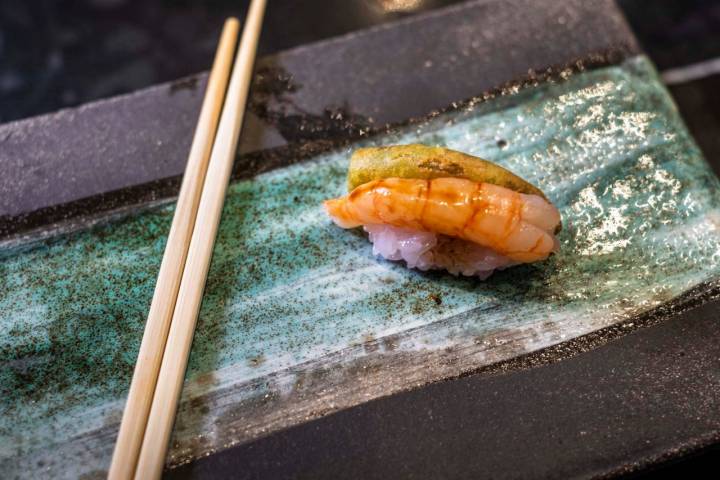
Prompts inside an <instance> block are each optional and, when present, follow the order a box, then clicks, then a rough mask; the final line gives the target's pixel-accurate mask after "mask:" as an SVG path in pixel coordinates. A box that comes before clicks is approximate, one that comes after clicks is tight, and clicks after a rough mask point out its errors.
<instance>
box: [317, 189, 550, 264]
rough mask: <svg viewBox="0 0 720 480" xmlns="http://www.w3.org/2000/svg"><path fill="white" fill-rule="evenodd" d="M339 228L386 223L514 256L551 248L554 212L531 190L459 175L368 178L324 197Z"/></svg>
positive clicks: (524, 258) (542, 253) (524, 257)
mask: <svg viewBox="0 0 720 480" xmlns="http://www.w3.org/2000/svg"><path fill="white" fill-rule="evenodd" d="M324 205H325V208H326V210H327V212H328V214H329V215H330V216H331V217H332V219H333V220H334V221H335V223H336V224H337V225H338V226H340V227H342V228H354V227H359V226H360V225H373V224H388V225H392V226H395V227H401V228H408V229H414V230H422V231H429V232H436V233H440V234H443V235H448V236H451V237H456V238H462V239H464V240H468V241H471V242H474V243H477V244H479V245H483V246H486V247H489V248H492V249H493V250H495V251H497V252H498V253H501V254H503V255H505V256H507V257H508V258H510V259H512V260H514V261H517V262H534V261H538V260H543V259H545V258H547V257H548V255H549V254H550V253H552V252H553V251H555V250H557V247H558V243H557V240H556V239H555V236H554V232H555V230H556V229H557V228H558V227H559V225H560V213H559V212H558V210H557V209H556V208H555V207H554V206H553V205H552V204H550V203H549V202H547V201H546V200H544V199H543V198H541V197H539V196H537V195H527V194H522V193H518V192H515V191H513V190H510V189H508V188H504V187H500V186H497V185H493V184H489V183H477V182H473V181H471V180H466V179H463V178H435V179H431V180H425V179H409V178H386V179H382V180H374V181H371V182H368V183H365V184H362V185H360V186H358V187H357V188H355V189H354V190H353V191H352V192H350V193H349V194H348V195H346V196H344V197H341V198H336V199H332V200H327V201H326V202H324Z"/></svg>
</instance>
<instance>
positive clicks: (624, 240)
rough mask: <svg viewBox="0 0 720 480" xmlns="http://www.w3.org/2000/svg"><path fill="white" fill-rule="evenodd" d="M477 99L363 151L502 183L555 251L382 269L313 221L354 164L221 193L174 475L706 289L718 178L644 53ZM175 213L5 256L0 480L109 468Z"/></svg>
mask: <svg viewBox="0 0 720 480" xmlns="http://www.w3.org/2000/svg"><path fill="white" fill-rule="evenodd" d="M469 105H470V106H468V107H466V108H463V109H461V110H457V111H454V112H450V113H447V114H443V115H439V116H436V117H434V118H432V119H431V120H429V121H427V122H425V123H423V124H420V125H412V126H411V127H407V128H404V129H401V130H400V131H398V132H396V133H393V134H388V135H384V136H381V137H376V138H373V139H371V140H369V141H366V142H364V144H365V145H374V144H378V145H379V144H396V143H410V142H422V143H428V144H437V145H444V146H447V147H449V148H452V149H456V150H460V151H465V152H468V153H471V154H474V155H478V156H481V157H484V158H487V159H490V160H493V161H496V162H498V163H500V164H501V165H503V166H506V167H508V168H509V169H511V170H512V171H514V172H516V173H518V174H519V175H521V176H522V177H524V178H526V179H528V180H529V181H531V182H533V183H535V184H537V185H538V186H540V187H541V188H542V189H543V191H544V192H546V194H547V195H548V197H549V198H550V199H552V200H553V201H554V203H555V204H556V205H557V206H558V207H559V208H560V210H561V213H562V215H563V224H564V228H563V230H562V232H561V233H560V234H559V239H560V242H561V244H562V245H561V250H560V253H559V254H557V255H555V256H553V257H552V258H551V259H550V260H548V261H546V262H543V263H539V264H534V265H529V266H521V267H516V268H512V269H509V270H506V271H503V272H499V273H496V274H495V275H493V276H492V277H491V278H490V279H489V280H487V281H485V282H480V281H477V280H476V279H468V278H456V277H453V276H451V275H448V274H443V273H422V272H417V271H412V270H408V269H406V268H404V267H403V266H402V265H400V264H397V263H393V262H388V261H384V260H381V259H378V258H374V257H373V255H372V253H371V245H370V244H369V242H368V241H367V240H366V238H364V237H363V235H362V234H361V233H360V232H359V231H344V230H341V229H339V228H337V227H335V226H334V225H332V223H331V222H330V221H329V219H328V218H327V217H326V215H325V213H324V212H323V210H322V208H321V206H320V204H321V201H322V200H324V199H326V198H331V197H335V196H338V195H341V194H343V193H344V188H345V174H346V170H347V162H348V156H349V153H350V149H347V150H343V151H338V152H333V153H330V154H324V155H321V156H318V157H316V158H313V159H311V160H309V161H306V162H303V163H300V164H296V165H293V166H290V167H286V168H280V169H277V170H274V171H271V172H269V173H265V174H262V175H260V176H258V177H256V178H254V179H252V180H248V181H240V182H236V183H234V184H232V185H231V186H230V188H229V191H228V197H227V202H226V205H225V211H224V214H223V220H222V224H221V227H220V232H219V236H218V241H217V246H216V249H215V253H214V257H213V261H212V266H211V269H210V275H209V279H208V283H207V288H206V292H205V297H204V301H203V306H202V311H201V314H200V319H199V322H198V328H197V333H196V336H195V341H194V344H193V350H192V355H191V359H190V364H189V367H188V371H187V381H186V386H185V389H184V391H183V397H182V401H181V407H180V410H179V413H178V418H177V422H176V425H175V431H174V436H173V441H172V448H171V454H170V457H169V460H168V461H169V464H171V465H173V464H178V463H182V462H184V461H189V460H192V459H193V458H197V457H198V456H201V455H203V454H206V453H208V452H212V451H215V450H218V449H222V448H224V447H226V446H228V445H232V444H234V443H237V442H243V441H247V440H249V439H252V438H256V437H257V436H258V435H262V434H263V433H267V432H269V431H272V430H275V429H278V428H281V427H285V426H288V425H292V424H296V423H298V422H302V421H305V420H307V419H310V418H315V417H317V416H319V415H323V414H325V413H327V412H330V411H333V410H335V409H338V408H344V407H348V406H352V405H355V404H358V403H361V402H364V401H367V400H369V399H372V398H376V397H378V396H382V395H387V394H389V393H392V392H395V391H399V390H403V389H407V388H411V387H413V386H416V385H421V384H423V383H427V382H429V381H434V380H438V379H442V378H446V377H449V376H454V375H458V374H460V373H462V372H465V371H469V370H473V369H476V368H479V367H482V366H485V365H490V364H493V363H496V362H498V361H502V360H506V359H510V358H513V357H516V356H518V355H521V354H523V353H527V352H531V351H534V350H537V349H540V348H543V347H546V346H549V345H553V344H556V343H559V342H562V341H564V340H568V339H571V338H574V337H577V336H579V335H583V334H585V333H589V332H592V331H595V330H598V329H600V328H603V327H606V326H609V325H613V324H616V323H618V322H621V321H625V320H627V319H629V318H633V317H634V316H635V315H638V314H641V313H643V312H646V311H648V310H651V309H653V308H655V307H657V306H659V305H662V304H665V303H667V302H669V301H672V299H674V298H676V297H677V296H679V295H681V294H683V293H684V292H686V291H688V290H690V289H695V290H697V288H698V285H712V284H714V282H715V280H716V279H717V278H718V273H719V272H720V190H719V189H718V181H717V179H716V177H715V176H714V174H713V173H712V172H711V171H710V169H709V168H708V166H707V164H706V163H705V161H704V160H703V158H702V156H701V154H700V152H699V151H698V149H697V147H696V145H695V144H694V142H693V141H692V139H691V138H690V137H689V135H688V133H687V131H686V129H685V127H684V125H683V124H682V121H681V120H680V118H679V116H678V113H677V111H676V109H675V106H674V105H673V103H672V101H671V99H670V98H669V96H668V94H667V92H666V91H665V89H664V88H663V87H662V85H661V84H660V82H659V81H658V79H657V76H656V73H655V71H654V69H653V67H652V66H651V65H650V63H649V61H648V60H647V59H646V58H644V57H636V58H633V59H630V60H627V61H625V62H624V63H623V64H621V65H618V66H612V67H606V68H602V69H597V70H592V71H587V72H583V73H580V74H575V75H572V76H570V77H569V78H567V79H566V80H564V81H562V82H559V83H554V84H543V85H538V86H534V87H527V88H524V89H520V90H519V91H513V90H508V91H506V92H505V94H504V95H500V96H497V97H495V98H492V99H489V100H486V101H482V102H476V103H473V102H471V103H470V104H469ZM356 146H357V145H354V146H353V147H352V148H355V147H356ZM172 211H173V206H172V205H164V206H160V207H155V208H153V209H151V210H146V211H143V212H138V213H136V214H134V215H133V216H131V217H128V218H125V219H122V220H116V221H113V222H110V223H107V224H105V225H100V226H96V227H93V228H92V229H89V230H85V231H81V232H76V233H73V234H70V235H66V236H63V237H59V238H54V239H51V240H48V241H43V242H35V243H29V244H26V245H20V246H18V245H13V246H6V247H5V248H4V250H3V251H2V253H1V256H0V281H1V282H2V288H0V325H1V326H2V328H0V471H2V472H4V475H3V477H4V478H12V477H28V478H30V477H35V476H37V475H38V474H41V473H45V474H48V475H52V476H54V477H68V478H71V477H72V478H75V477H77V476H79V475H89V476H92V475H101V474H102V472H104V471H105V470H106V468H107V466H108V464H109V459H110V455H111V453H112V447H113V442H114V439H115V434H116V429H117V426H118V423H119V419H120V415H121V412H122V407H123V402H124V396H125V395H126V391H127V388H128V385H129V381H130V375H131V373H132V368H133V364H134V361H135V356H136V354H137V350H138V347H139V342H140V338H141V335H142V328H143V323H144V320H145V315H146V311H147V308H148V305H149V302H150V298H151V295H152V289H153V286H154V281H155V277H156V274H157V270H158V267H159V262H160V258H161V255H162V251H163V247H164V242H165V235H166V233H167V230H168V226H169V223H170V220H171V217H172Z"/></svg>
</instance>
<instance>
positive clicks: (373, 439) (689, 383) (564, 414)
mask: <svg viewBox="0 0 720 480" xmlns="http://www.w3.org/2000/svg"><path fill="white" fill-rule="evenodd" d="M719 308H720V302H718V301H714V302H710V303H705V304H704V305H702V306H699V307H696V308H694V309H692V310H689V311H686V312H685V313H682V314H679V315H676V316H675V317H674V318H672V319H671V320H668V321H665V322H662V323H659V324H656V325H654V326H650V327H647V328H644V329H640V330H637V331H635V332H633V333H631V334H629V335H627V336H624V337H622V338H618V339H616V340H614V341H611V342H610V343H607V344H605V345H603V346H600V347H598V348H596V349H594V350H591V351H589V352H585V353H581V354H579V355H577V356H574V357H571V358H567V359H564V360H562V361H559V362H556V363H552V364H549V365H545V366H543V367H540V368H531V369H528V370H524V371H516V372H511V373H506V374H499V375H492V374H477V375H471V376H468V377H464V378H460V379H456V380H451V381H446V382H441V383H437V384H433V385H430V386H427V387H424V388H421V389H418V390H415V391H410V392H405V393H401V394H398V395H393V396H390V397H386V398H382V399H379V400H375V401H371V402H368V403H366V404H364V405H361V406H358V407H355V408H352V409H349V410H345V411H341V412H338V413H335V414H332V415H329V416H328V417H325V418H322V419H319V420H316V421H313V422H309V423H306V424H304V425H301V426H298V427H294V428H291V429H288V430H286V431H282V432H279V433H276V434H273V435H271V436H269V437H266V438H263V439H260V440H257V441H255V442H252V443H250V444H246V445H241V446H237V447H234V448H231V449H229V450H226V451H223V452H220V453H217V454H215V455H212V456H211V457H208V458H205V459H201V460H198V461H196V462H194V463H192V464H189V465H185V466H183V467H180V468H178V469H176V470H171V471H169V472H166V476H165V477H166V478H169V479H183V478H276V479H280V478H296V479H298V478H314V479H322V478H328V479H329V478H344V479H355V478H357V479H361V478H362V479H368V478H498V479H499V478H578V477H580V478H588V477H597V476H608V475H617V474H623V473H626V474H627V473H631V472H633V471H635V470H636V469H639V468H643V467H646V466H647V465H650V464H654V463H657V462H662V461H663V460H666V459H670V458H672V457H675V456H678V455H681V454H683V453H685V452H686V451H687V450H690V449H693V448H697V447H699V446H703V445H706V444H708V443H711V442H713V441H717V440H718V438H720V417H718V415H717V412H718V411H720V396H718V395H717V392H718V391H719V390H720V343H718V342H717V338H718V335H720V323H718V316H719V314H718V311H719Z"/></svg>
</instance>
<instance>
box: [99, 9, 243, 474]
mask: <svg viewBox="0 0 720 480" xmlns="http://www.w3.org/2000/svg"><path fill="white" fill-rule="evenodd" d="M239 28H240V23H239V22H238V20H237V19H235V18H230V19H228V20H227V21H226V22H225V26H224V27H223V31H222V35H221V36H220V42H219V44H218V48H217V52H216V54H215V60H214V62H213V67H212V70H211V71H210V77H209V78H208V85H207V91H206V93H205V98H204V100H203V104H202V107H201V109H200V116H199V118H198V123H197V127H196V128H195V135H194V137H193V141H192V146H191V147H190V154H189V155H188V162H187V167H186V168H185V175H184V177H183V181H182V185H181V186H180V193H179V195H178V201H177V206H176V208H175V215H174V216H173V220H172V225H171V226H170V234H169V235H168V239H167V243H166V245H165V253H164V254H163V259H162V263H161V265H160V272H159V274H158V278H157V283H156V284H155V293H154V294H153V299H152V303H151V304H150V311H149V313H148V318H147V323H146V324H145V333H144V334H143V339H142V343H141V345H140V352H139V353H138V359H137V363H136V364H135V371H134V373H133V378H132V382H131V384H130V392H129V393H128V398H127V402H126V403H125V411H124V413H123V417H122V422H121V424H120V431H119V433H118V438H117V442H116V444H115V452H114V453H113V458H112V463H111V465H110V471H109V472H108V478H109V479H111V480H121V479H129V478H132V476H133V474H134V472H135V465H136V463H137V459H138V456H139V454H140V446H141V445H142V438H143V435H144V433H145V427H146V424H147V418H148V415H149V413H150V405H151V403H152V398H153V393H154V390H155V383H156V381H157V377H158V373H159V371H160V362H161V360H162V356H163V352H164V350H165V342H166V340H167V336H168V331H169V329H170V321H171V319H172V314H173V311H174V309H175V300H176V298H177V294H178V290H179V288H180V279H181V278H182V272H183V269H184V267H185V259H186V257H187V252H188V248H189V246H190V238H191V236H192V232H193V226H194V225H195V217H196V215H197V209H198V205H199V203H200V193H201V192H202V186H203V181H204V180H205V173H206V171H207V166H208V159H209V158H210V152H211V151H212V145H213V140H214V138H215V131H216V129H217V125H218V119H219V117H220V111H221V109H222V104H223V100H224V99H225V91H226V89H227V84H228V79H229V78H230V67H231V66H232V59H233V54H234V53H235V46H236V45H237V37H238V31H239Z"/></svg>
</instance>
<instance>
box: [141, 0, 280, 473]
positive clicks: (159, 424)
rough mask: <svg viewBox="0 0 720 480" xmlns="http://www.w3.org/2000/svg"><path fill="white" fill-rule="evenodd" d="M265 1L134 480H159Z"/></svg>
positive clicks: (261, 1)
mask: <svg viewBox="0 0 720 480" xmlns="http://www.w3.org/2000/svg"><path fill="white" fill-rule="evenodd" d="M265 3H266V0H253V1H252V3H251V4H250V9H249V10H248V15H247V19H246V21H245V26H244V29H243V33H242V38H241V41H240V46H239V49H238V53H237V57H236V59H235V65H234V67H233V73H232V77H231V78H230V86H229V87H228V92H227V96H226V97H225V105H224V106H223V112H222V116H221V117H220V126H219V127H218V131H217V136H216V138H215V144H214V145H213V150H212V155H211V156H210V164H209V166H208V171H207V176H206V177H205V185H204V187H203V191H202V196H201V198H200V206H199V208H198V214H197V219H196V221H195V228H194V230H193V234H192V239H191V241H190V249H189V251H188V256H187V260H186V263H185V270H184V272H183V276H182V281H181V283H180V291H179V293H178V297H177V302H176V305H175V312H174V313H173V318H172V322H171V325H170V333H169V335H168V341H167V344H166V346H165V353H164V355H163V359H162V365H161V367H160V375H159V376H158V381H157V385H156V388H155V394H154V397H153V401H152V407H151V409H150V417H149V418H148V423H147V428H146V430H145V436H144V438H143V444H142V448H141V450H140V457H139V460H138V465H137V470H136V472H135V478H136V479H143V480H144V479H152V478H160V475H161V474H162V469H163V466H164V464H165V456H166V451H167V446H168V442H169V440H170V433H171V432H172V426H173V422H174V419H175V412H176V410H177V404H178V401H179V397H180V392H181V390H182V385H183V379H184V376H185V369H186V367H187V360H188V355H189V354H190V346H191V344H192V338H193V334H194V331H195V324H196V321H197V316H198V311H199V309H200V304H201V301H202V294H203V290H204V288H205V282H206V279H207V273H208V269H209V267H210V260H211V258H212V251H213V246H214V244H215V236H216V234H217V229H218V224H219V223H220V215H221V213H222V207H223V203H224V201H225V192H226V190H227V185H228V181H229V180H230V173H231V171H232V165H233V160H234V159H235V151H236V149H237V143H238V138H239V136H240V128H241V126H242V121H243V116H244V112H245V104H246V102H247V96H248V91H249V89H250V82H251V80H252V69H253V63H254V61H255V53H256V51H257V44H258V39H259V37H260V29H261V26H262V18H263V14H264V11H265Z"/></svg>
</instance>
